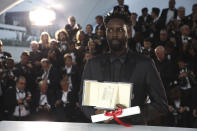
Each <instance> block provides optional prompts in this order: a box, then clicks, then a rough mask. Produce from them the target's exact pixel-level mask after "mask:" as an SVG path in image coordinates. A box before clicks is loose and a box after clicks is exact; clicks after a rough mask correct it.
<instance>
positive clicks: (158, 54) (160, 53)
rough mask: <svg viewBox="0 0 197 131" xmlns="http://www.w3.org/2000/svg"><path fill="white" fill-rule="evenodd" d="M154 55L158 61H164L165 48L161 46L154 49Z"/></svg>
mask: <svg viewBox="0 0 197 131" xmlns="http://www.w3.org/2000/svg"><path fill="white" fill-rule="evenodd" d="M155 55H156V57H157V59H158V60H159V61H163V60H164V59H165V48H164V47H163V46H161V45H159V46H157V47H156V48H155Z"/></svg>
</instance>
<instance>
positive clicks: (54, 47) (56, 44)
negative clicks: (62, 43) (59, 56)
mask: <svg viewBox="0 0 197 131" xmlns="http://www.w3.org/2000/svg"><path fill="white" fill-rule="evenodd" d="M50 48H51V49H58V48H59V45H58V42H57V41H56V40H55V39H51V41H50Z"/></svg>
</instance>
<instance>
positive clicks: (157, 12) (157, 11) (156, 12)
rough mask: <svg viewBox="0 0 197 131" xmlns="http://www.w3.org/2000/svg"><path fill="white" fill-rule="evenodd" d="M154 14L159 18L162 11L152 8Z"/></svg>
mask: <svg viewBox="0 0 197 131" xmlns="http://www.w3.org/2000/svg"><path fill="white" fill-rule="evenodd" d="M152 12H153V13H155V14H156V15H157V16H159V13H160V9H159V8H156V7H154V8H152Z"/></svg>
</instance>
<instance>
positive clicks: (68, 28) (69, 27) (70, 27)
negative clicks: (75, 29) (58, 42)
mask: <svg viewBox="0 0 197 131" xmlns="http://www.w3.org/2000/svg"><path fill="white" fill-rule="evenodd" d="M65 30H66V31H67V32H68V33H69V34H70V33H71V32H72V26H71V25H69V24H66V26H65Z"/></svg>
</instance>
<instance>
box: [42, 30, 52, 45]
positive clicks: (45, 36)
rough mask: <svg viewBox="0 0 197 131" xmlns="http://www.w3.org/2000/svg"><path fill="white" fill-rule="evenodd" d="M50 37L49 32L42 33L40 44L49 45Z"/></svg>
mask: <svg viewBox="0 0 197 131" xmlns="http://www.w3.org/2000/svg"><path fill="white" fill-rule="evenodd" d="M50 39H51V37H50V35H49V33H48V32H42V33H41V35H40V43H42V44H49V43H50Z"/></svg>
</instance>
